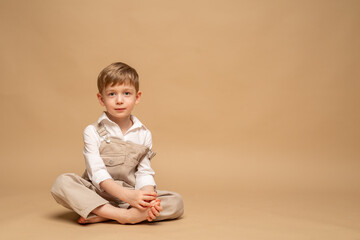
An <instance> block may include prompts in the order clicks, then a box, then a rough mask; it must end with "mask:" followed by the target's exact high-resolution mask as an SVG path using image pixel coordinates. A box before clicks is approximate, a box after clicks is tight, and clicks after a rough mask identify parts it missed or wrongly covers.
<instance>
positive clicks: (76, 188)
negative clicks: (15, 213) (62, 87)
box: [51, 123, 184, 221]
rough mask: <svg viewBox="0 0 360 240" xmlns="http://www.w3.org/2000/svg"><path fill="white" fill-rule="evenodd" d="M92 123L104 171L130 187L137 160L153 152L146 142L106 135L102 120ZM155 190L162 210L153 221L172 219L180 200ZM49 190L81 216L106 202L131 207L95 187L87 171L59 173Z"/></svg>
mask: <svg viewBox="0 0 360 240" xmlns="http://www.w3.org/2000/svg"><path fill="white" fill-rule="evenodd" d="M93 125H94V126H95V128H96V130H97V132H98V134H99V136H101V137H104V138H105V141H102V142H101V145H100V149H99V152H100V156H101V158H102V159H103V161H104V163H105V165H106V168H107V171H108V172H109V174H110V175H111V177H112V178H113V179H114V181H115V182H116V183H117V184H119V185H121V186H123V187H126V188H130V189H134V187H135V172H136V170H137V166H138V164H139V162H140V161H141V160H142V159H143V158H144V157H145V156H146V155H148V157H149V158H150V159H151V158H152V157H154V156H155V153H154V152H152V151H151V150H150V149H149V148H147V147H146V146H143V145H138V144H135V143H132V142H126V141H123V140H121V139H118V138H114V137H109V135H108V132H107V131H106V129H105V127H104V126H103V125H102V124H98V123H94V124H93ZM157 193H158V198H159V199H161V206H162V208H163V211H161V212H160V216H158V217H157V218H156V220H155V221H160V220H165V219H174V218H178V217H180V216H181V215H182V214H183V212H184V207H183V201H182V198H181V196H180V195H179V194H178V193H174V192H169V191H160V190H158V191H157ZM51 194H52V195H53V197H54V198H55V200H56V201H57V202H58V203H59V204H61V205H63V206H64V207H66V208H69V209H72V210H74V211H75V212H76V213H78V214H79V215H80V216H82V217H83V218H85V219H86V218H88V217H89V216H90V213H91V211H93V210H94V209H95V208H97V207H99V206H101V205H103V204H106V203H110V204H111V205H113V206H116V207H120V208H129V207H131V206H130V205H129V204H128V203H125V202H123V201H121V200H120V199H118V198H116V197H113V196H111V195H110V194H108V193H106V192H104V191H103V192H101V191H99V190H98V189H97V188H96V187H95V186H94V185H93V184H92V183H91V181H90V180H89V177H88V175H87V171H85V172H84V174H83V176H82V177H80V176H78V175H76V174H74V173H65V174H62V175H60V176H59V177H58V178H57V179H56V181H55V183H54V184H53V186H52V188H51Z"/></svg>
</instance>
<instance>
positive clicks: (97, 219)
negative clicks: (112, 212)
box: [77, 216, 110, 224]
mask: <svg viewBox="0 0 360 240" xmlns="http://www.w3.org/2000/svg"><path fill="white" fill-rule="evenodd" d="M108 220H110V219H108V218H104V217H99V216H94V217H90V218H88V219H85V218H83V217H80V218H79V219H78V220H77V222H78V223H80V224H88V223H99V222H105V221H108Z"/></svg>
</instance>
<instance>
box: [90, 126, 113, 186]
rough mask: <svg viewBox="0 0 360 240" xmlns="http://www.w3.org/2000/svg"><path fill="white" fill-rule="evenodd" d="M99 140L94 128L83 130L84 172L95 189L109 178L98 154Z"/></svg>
mask: <svg viewBox="0 0 360 240" xmlns="http://www.w3.org/2000/svg"><path fill="white" fill-rule="evenodd" d="M99 147H100V138H99V135H98V134H97V132H96V129H95V127H94V126H92V125H89V126H87V127H86V128H85V130H84V150H83V153H84V158H85V163H86V171H87V173H88V176H89V179H90V180H91V181H92V183H93V184H94V185H95V187H96V188H97V189H99V190H100V191H103V190H102V189H101V188H100V183H101V182H102V181H104V180H106V179H109V178H111V176H110V174H109V173H108V171H107V170H106V166H105V164H104V162H103V160H102V158H101V157H100V152H99Z"/></svg>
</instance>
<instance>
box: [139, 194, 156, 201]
mask: <svg viewBox="0 0 360 240" xmlns="http://www.w3.org/2000/svg"><path fill="white" fill-rule="evenodd" d="M142 199H143V200H146V201H153V200H155V199H156V197H155V196H150V195H145V196H143V197H142Z"/></svg>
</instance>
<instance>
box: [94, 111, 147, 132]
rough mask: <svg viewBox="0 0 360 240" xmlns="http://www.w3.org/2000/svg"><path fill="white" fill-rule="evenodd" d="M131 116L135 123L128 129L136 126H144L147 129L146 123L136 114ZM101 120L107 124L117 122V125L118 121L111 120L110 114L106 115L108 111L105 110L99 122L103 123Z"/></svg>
mask: <svg viewBox="0 0 360 240" xmlns="http://www.w3.org/2000/svg"><path fill="white" fill-rule="evenodd" d="M130 117H131V120H132V122H133V125H132V126H131V128H130V129H129V130H128V131H130V130H133V129H136V128H142V127H144V128H145V129H146V127H145V125H144V124H142V123H141V122H140V120H139V119H138V118H137V117H135V116H134V115H130ZM101 122H103V123H105V124H112V125H114V124H115V125H117V124H116V123H114V122H113V121H111V120H110V119H109V118H108V116H107V115H106V112H103V113H102V114H101V116H100V117H99V119H98V123H101Z"/></svg>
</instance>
